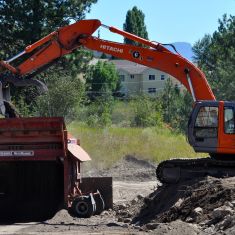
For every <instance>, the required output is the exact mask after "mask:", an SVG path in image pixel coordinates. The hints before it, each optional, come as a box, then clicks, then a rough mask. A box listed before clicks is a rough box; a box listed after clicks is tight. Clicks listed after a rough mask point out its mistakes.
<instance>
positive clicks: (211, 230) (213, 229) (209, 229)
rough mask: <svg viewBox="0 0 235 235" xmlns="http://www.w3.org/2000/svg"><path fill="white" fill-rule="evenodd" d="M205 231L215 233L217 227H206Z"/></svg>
mask: <svg viewBox="0 0 235 235" xmlns="http://www.w3.org/2000/svg"><path fill="white" fill-rule="evenodd" d="M204 232H205V233H208V234H213V233H214V232H215V228H214V227H209V228H206V229H204Z"/></svg>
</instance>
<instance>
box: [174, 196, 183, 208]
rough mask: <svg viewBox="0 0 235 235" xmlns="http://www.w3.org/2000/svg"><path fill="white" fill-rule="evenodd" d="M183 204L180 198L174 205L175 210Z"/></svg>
mask: <svg viewBox="0 0 235 235" xmlns="http://www.w3.org/2000/svg"><path fill="white" fill-rule="evenodd" d="M182 203H183V199H182V198H180V199H179V200H178V201H177V202H176V203H175V205H174V206H175V207H176V208H180V206H181V204H182Z"/></svg>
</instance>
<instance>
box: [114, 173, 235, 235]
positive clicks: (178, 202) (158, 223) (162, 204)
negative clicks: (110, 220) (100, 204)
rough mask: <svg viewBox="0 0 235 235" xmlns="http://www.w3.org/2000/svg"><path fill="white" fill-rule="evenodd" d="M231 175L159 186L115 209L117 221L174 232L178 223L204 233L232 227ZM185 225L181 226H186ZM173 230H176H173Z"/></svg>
mask: <svg viewBox="0 0 235 235" xmlns="http://www.w3.org/2000/svg"><path fill="white" fill-rule="evenodd" d="M234 186H235V177H231V178H224V179H217V178H213V177H206V178H204V179H198V180H197V181H195V180H194V181H185V182H181V183H178V184H175V185H163V186H161V187H159V188H158V189H157V190H156V191H155V192H153V193H151V194H150V195H149V196H148V197H145V198H140V197H139V198H136V199H135V200H132V201H131V202H130V203H129V204H128V205H126V208H125V209H124V208H122V205H121V206H119V207H117V208H116V213H117V216H118V217H119V221H124V222H125V221H131V223H132V224H135V225H137V226H140V227H141V228H142V229H144V230H156V231H158V232H159V230H158V229H159V228H161V229H163V228H164V229H167V228H170V230H171V231H174V230H175V229H176V230H177V231H178V230H179V228H180V226H179V227H178V226H176V225H177V224H179V223H183V224H184V227H185V225H187V226H186V227H187V228H188V229H190V231H191V230H192V231H191V232H193V231H194V232H196V231H197V230H199V231H201V232H205V233H215V232H216V233H219V232H223V233H228V234H229V232H231V231H232V230H233V229H234V230H235V187H234ZM186 227H185V228H186ZM175 232H176V231H175Z"/></svg>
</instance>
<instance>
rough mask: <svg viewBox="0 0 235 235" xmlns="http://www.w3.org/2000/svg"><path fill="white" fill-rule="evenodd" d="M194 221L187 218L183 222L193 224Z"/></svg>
mask: <svg viewBox="0 0 235 235" xmlns="http://www.w3.org/2000/svg"><path fill="white" fill-rule="evenodd" d="M194 221H195V219H194V218H192V217H187V218H186V220H185V222H187V223H193V222H194Z"/></svg>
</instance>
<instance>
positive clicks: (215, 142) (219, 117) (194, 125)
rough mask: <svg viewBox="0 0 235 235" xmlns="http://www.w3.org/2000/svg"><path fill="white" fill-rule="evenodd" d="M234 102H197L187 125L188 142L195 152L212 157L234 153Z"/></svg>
mask: <svg viewBox="0 0 235 235" xmlns="http://www.w3.org/2000/svg"><path fill="white" fill-rule="evenodd" d="M234 111H235V103H234V102H227V101H226V102H225V101H197V102H195V105H194V108H193V111H192V113H191V116H190V119H189V123H188V140H189V143H190V145H191V146H192V147H193V148H194V150H195V152H205V153H209V154H210V155H211V156H212V157H221V155H222V153H223V155H226V156H227V157H228V156H230V157H231V156H232V153H234V151H235V122H234V120H235V119H234Z"/></svg>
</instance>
